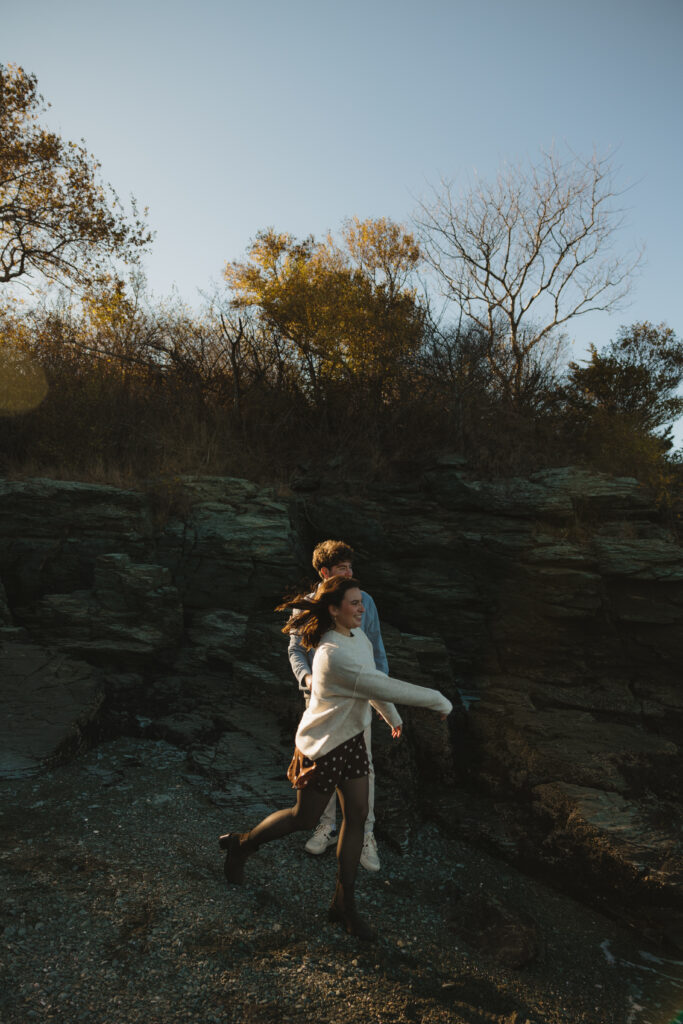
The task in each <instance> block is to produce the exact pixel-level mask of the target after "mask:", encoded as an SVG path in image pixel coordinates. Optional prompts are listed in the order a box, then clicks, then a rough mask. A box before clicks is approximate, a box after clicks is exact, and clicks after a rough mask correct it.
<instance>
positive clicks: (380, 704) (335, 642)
mask: <svg viewBox="0 0 683 1024" xmlns="http://www.w3.org/2000/svg"><path fill="white" fill-rule="evenodd" d="M389 701H397V702H398V703H399V704H412V705H414V706H416V707H422V708H430V709H431V710H432V711H440V712H441V713H443V714H449V713H450V712H451V711H452V710H453V705H452V704H451V702H450V701H449V700H448V699H447V698H446V697H444V695H443V694H442V693H439V691H438V690H430V689H428V687H426V686H415V685H414V684H413V683H404V682H403V681H402V680H401V679H392V678H391V676H388V675H386V673H384V672H379V671H378V670H377V669H376V668H375V659H374V654H373V650H372V644H371V643H370V641H369V640H368V638H367V637H366V635H365V633H364V632H363V630H362V629H354V630H353V633H352V635H351V636H344V634H343V633H338V632H337V631H336V630H334V629H331V630H330V631H329V632H327V633H325V634H324V635H323V637H322V639H321V641H320V644H319V645H318V648H317V649H316V652H315V657H314V659H313V683H312V685H311V702H310V704H309V706H308V707H307V708H306V710H305V711H304V713H303V717H302V719H301V722H300V723H299V728H298V729H297V733H296V741H295V742H296V745H297V747H298V748H299V750H300V751H301V752H302V754H305V755H306V757H310V758H311V759H312V760H314V759H315V758H316V757H322V756H323V754H329V752H330V751H331V750H333V749H334V748H335V747H338V746H339V744H340V743H345V742H346V740H350V739H351V738H352V737H353V736H356V735H357V734H358V733H359V732H363V730H364V729H365V728H366V726H368V725H369V724H370V720H371V718H372V712H371V710H370V705H372V706H373V707H374V708H375V709H376V710H377V711H378V712H379V713H380V715H381V716H382V718H383V719H384V720H385V721H386V722H388V724H389V725H391V726H393V727H396V726H399V725H401V716H400V715H399V713H398V711H397V710H396V708H395V707H394V705H393V704H391V703H388V702H389Z"/></svg>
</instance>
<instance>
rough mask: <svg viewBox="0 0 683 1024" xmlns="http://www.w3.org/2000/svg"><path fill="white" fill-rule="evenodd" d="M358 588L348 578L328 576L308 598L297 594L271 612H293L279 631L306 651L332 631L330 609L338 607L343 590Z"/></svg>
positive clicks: (352, 580) (357, 584) (356, 584)
mask: <svg viewBox="0 0 683 1024" xmlns="http://www.w3.org/2000/svg"><path fill="white" fill-rule="evenodd" d="M358 586H360V584H359V583H358V580H354V579H353V578H352V577H349V576H331V577H330V578H329V579H327V580H324V581H323V582H322V583H321V584H320V585H319V586H318V589H317V590H316V592H315V594H313V595H312V596H307V595H306V594H299V595H298V596H297V597H292V598H289V599H288V600H287V601H285V602H284V603H283V604H279V605H278V606H277V608H276V609H275V611H277V612H283V611H293V612H294V614H293V615H292V617H291V619H290V620H289V622H288V623H287V625H286V626H283V627H282V632H283V633H296V634H297V636H298V637H299V639H300V640H301V646H302V647H304V648H305V649H306V650H307V651H308V650H310V649H311V648H312V647H317V646H318V644H319V643H320V638H321V637H322V635H323V633H326V632H327V631H328V629H333V628H334V619H333V618H332V615H331V614H330V606H331V605H334V606H335V607H337V608H338V607H339V605H340V604H341V603H342V601H343V600H344V594H345V593H346V592H347V590H352V589H353V588H354V587H358Z"/></svg>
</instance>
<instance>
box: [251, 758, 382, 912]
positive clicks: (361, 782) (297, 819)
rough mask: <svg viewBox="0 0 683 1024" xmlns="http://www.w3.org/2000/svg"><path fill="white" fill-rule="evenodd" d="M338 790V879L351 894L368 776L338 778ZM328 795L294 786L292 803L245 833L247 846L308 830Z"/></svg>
mask: <svg viewBox="0 0 683 1024" xmlns="http://www.w3.org/2000/svg"><path fill="white" fill-rule="evenodd" d="M337 792H338V794H339V797H340V803H341V808H342V815H343V819H342V826H341V829H340V832H339V841H338V843H337V860H338V862H339V880H340V882H341V884H342V885H343V886H344V889H345V890H347V891H348V892H349V894H351V893H352V892H353V887H354V883H355V880H356V872H357V870H358V862H359V860H360V854H361V849H362V847H363V833H364V827H365V819H366V818H367V816H368V776H367V775H364V776H363V777H362V778H360V779H347V780H346V781H345V782H341V783H340V784H339V786H338V787H337ZM329 799H330V794H329V793H321V792H320V791H319V790H317V789H313V788H312V787H311V786H307V787H306V788H305V789H299V790H297V794H296V804H295V805H294V807H288V808H286V809H285V810H283V811H275V813H274V814H269V815H268V817H267V818H264V819H263V821H262V822H260V823H259V824H258V825H256V827H255V828H252V830H251V832H249V837H248V843H249V846H250V847H251V848H252V849H256V848H257V847H259V846H262V845H263V844H264V843H270V842H272V841H273V840H274V839H282V837H283V836H288V835H289V834H290V833H291V832H302V831H304V830H307V831H310V830H311V829H313V828H315V826H316V825H317V824H318V822H319V821H320V816H321V814H322V813H323V811H324V810H325V807H326V806H327V803H328V801H329Z"/></svg>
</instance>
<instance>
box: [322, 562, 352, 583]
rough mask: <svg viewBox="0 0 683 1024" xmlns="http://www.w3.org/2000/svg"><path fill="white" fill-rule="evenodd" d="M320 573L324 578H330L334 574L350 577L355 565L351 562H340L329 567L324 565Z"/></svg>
mask: <svg viewBox="0 0 683 1024" xmlns="http://www.w3.org/2000/svg"><path fill="white" fill-rule="evenodd" d="M320 575H321V576H322V578H323V579H324V580H329V579H331V578H332V577H333V576H345V577H346V578H347V579H349V578H350V577H351V576H353V565H352V564H351V562H338V563H337V565H333V566H331V567H330V568H329V569H327V568H326V567H324V566H323V568H322V569H321V570H320Z"/></svg>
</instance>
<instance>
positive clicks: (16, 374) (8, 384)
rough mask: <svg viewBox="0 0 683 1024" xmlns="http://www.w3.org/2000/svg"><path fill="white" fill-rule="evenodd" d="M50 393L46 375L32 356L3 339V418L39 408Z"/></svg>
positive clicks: (0, 343) (0, 385)
mask: <svg viewBox="0 0 683 1024" xmlns="http://www.w3.org/2000/svg"><path fill="white" fill-rule="evenodd" d="M47 391H48V385H47V379H46V377H45V372H44V370H43V368H42V366H40V365H39V364H38V362H37V361H36V360H35V359H33V358H32V357H31V356H30V355H29V353H27V352H21V351H18V350H17V349H15V348H12V347H11V346H10V345H8V344H7V343H6V342H3V341H2V340H0V416H18V415H20V414H21V413H24V412H30V411H31V410H32V409H36V408H37V407H38V406H39V405H40V403H41V402H42V401H43V399H44V398H45V396H46V394H47Z"/></svg>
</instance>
